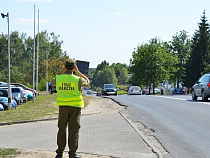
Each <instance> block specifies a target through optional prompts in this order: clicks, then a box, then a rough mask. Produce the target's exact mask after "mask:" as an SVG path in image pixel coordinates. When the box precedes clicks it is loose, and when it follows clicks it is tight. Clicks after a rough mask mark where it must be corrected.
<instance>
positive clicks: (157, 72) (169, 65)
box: [130, 38, 177, 93]
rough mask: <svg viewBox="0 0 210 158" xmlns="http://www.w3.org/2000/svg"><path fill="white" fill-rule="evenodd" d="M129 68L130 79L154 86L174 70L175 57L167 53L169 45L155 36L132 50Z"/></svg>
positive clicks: (140, 83) (167, 77)
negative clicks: (147, 42)
mask: <svg viewBox="0 0 210 158" xmlns="http://www.w3.org/2000/svg"><path fill="white" fill-rule="evenodd" d="M132 56H133V59H132V62H131V67H130V70H131V72H132V73H133V76H132V80H133V81H134V82H136V83H138V84H139V85H146V86H149V89H150V86H151V83H152V85H153V93H154V88H155V85H156V84H157V83H159V82H160V81H163V80H167V79H169V77H170V74H171V73H172V72H173V71H174V69H173V66H174V63H176V61H177V60H176V57H174V56H173V55H172V54H171V53H169V45H168V44H167V43H166V42H161V41H160V40H159V39H157V38H153V39H151V40H150V41H149V44H141V45H139V46H138V47H137V49H136V50H135V51H134V52H133V55H132Z"/></svg>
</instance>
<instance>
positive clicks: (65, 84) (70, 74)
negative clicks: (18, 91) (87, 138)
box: [54, 59, 90, 158]
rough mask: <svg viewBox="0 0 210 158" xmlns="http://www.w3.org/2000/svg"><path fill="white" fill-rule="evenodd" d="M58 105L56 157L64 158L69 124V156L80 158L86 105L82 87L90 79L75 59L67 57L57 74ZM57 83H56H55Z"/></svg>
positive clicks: (87, 83)
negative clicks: (81, 124) (79, 152)
mask: <svg viewBox="0 0 210 158" xmlns="http://www.w3.org/2000/svg"><path fill="white" fill-rule="evenodd" d="M55 82H56V90H57V105H58V106H59V117H58V133H57V145H58V149H57V150H56V153H57V155H56V157H55V158H62V157H63V151H64V149H65V147H66V128H67V126H68V146H69V158H80V157H81V156H80V155H77V154H76V151H77V149H78V140H79V129H80V116H81V108H82V107H84V101H83V97H82V92H81V87H88V86H89V84H90V81H89V79H88V78H87V77H86V76H85V75H84V74H82V73H81V72H80V71H79V70H78V67H77V65H76V61H75V60H74V59H67V60H66V62H65V65H64V66H63V67H62V69H61V71H60V72H59V74H58V75H57V76H56V79H55ZM54 84H55V83H54Z"/></svg>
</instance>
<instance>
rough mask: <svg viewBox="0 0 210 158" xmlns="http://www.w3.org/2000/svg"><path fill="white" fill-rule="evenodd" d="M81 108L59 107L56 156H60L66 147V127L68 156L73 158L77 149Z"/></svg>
mask: <svg viewBox="0 0 210 158" xmlns="http://www.w3.org/2000/svg"><path fill="white" fill-rule="evenodd" d="M80 116H81V108H77V107H72V106H60V107H59V118H58V134H57V145H58V149H57V150H56V153H57V155H62V154H63V151H64V149H65V147H66V127H67V125H68V145H69V155H70V156H72V157H74V156H75V155H76V151H77V149H78V140H79V129H80Z"/></svg>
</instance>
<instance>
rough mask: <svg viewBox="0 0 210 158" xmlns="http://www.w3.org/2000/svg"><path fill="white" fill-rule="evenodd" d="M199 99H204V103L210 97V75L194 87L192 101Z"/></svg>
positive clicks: (203, 77) (205, 76)
mask: <svg viewBox="0 0 210 158" xmlns="http://www.w3.org/2000/svg"><path fill="white" fill-rule="evenodd" d="M198 97H202V101H207V100H208V98H209V97H210V73H207V74H204V75H203V76H201V78H200V79H199V80H198V81H197V82H196V83H195V84H194V86H193V87H192V99H193V100H197V98H198Z"/></svg>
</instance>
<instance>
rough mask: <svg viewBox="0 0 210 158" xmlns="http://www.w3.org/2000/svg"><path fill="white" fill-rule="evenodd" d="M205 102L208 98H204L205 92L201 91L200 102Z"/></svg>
mask: <svg viewBox="0 0 210 158" xmlns="http://www.w3.org/2000/svg"><path fill="white" fill-rule="evenodd" d="M207 100H208V98H207V97H206V95H205V92H204V91H202V101H207Z"/></svg>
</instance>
